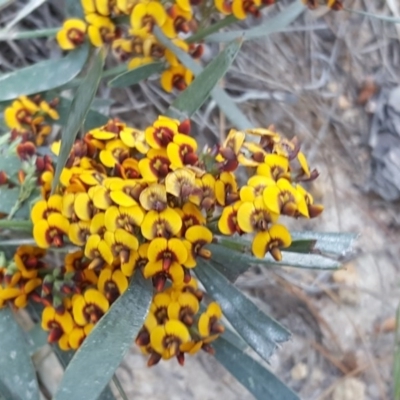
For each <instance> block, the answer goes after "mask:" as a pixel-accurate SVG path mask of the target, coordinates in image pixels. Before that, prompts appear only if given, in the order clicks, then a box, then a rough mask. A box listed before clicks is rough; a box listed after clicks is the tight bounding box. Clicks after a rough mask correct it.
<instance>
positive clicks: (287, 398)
mask: <svg viewBox="0 0 400 400" xmlns="http://www.w3.org/2000/svg"><path fill="white" fill-rule="evenodd" d="M212 346H213V348H214V349H215V358H216V359H217V360H218V362H219V363H220V364H222V365H223V366H224V367H225V368H226V369H227V370H228V371H229V372H230V373H231V374H232V375H233V376H234V377H235V378H236V379H237V380H238V382H240V383H241V384H242V385H243V386H244V387H245V388H246V389H247V390H248V391H249V392H250V393H251V394H252V395H253V396H254V397H255V398H256V399H257V400H300V398H299V397H298V396H297V395H296V394H295V393H294V392H292V390H291V389H290V388H288V387H287V386H286V385H285V384H284V383H283V382H281V381H280V380H279V379H278V378H277V377H276V376H275V375H274V374H273V373H272V372H271V371H269V370H268V369H267V368H265V367H263V366H262V365H261V364H259V363H258V362H256V361H255V360H254V359H253V358H251V357H250V356H248V355H247V354H246V353H245V352H243V351H241V350H240V349H238V348H236V347H235V346H233V345H232V344H231V343H229V342H228V341H226V340H224V339H223V338H218V339H217V340H216V341H214V342H213V343H212Z"/></svg>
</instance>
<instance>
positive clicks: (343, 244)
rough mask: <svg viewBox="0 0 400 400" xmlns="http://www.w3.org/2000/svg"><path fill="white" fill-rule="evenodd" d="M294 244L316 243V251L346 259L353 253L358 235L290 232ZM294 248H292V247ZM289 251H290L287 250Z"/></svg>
mask: <svg viewBox="0 0 400 400" xmlns="http://www.w3.org/2000/svg"><path fill="white" fill-rule="evenodd" d="M290 234H291V235H292V239H293V244H295V243H298V242H299V241H309V240H310V241H315V242H316V243H315V246H314V251H318V252H321V253H322V254H332V255H335V256H340V257H345V256H346V255H348V254H349V253H351V252H352V251H353V245H354V241H355V240H356V239H357V237H358V234H356V233H338V232H311V231H304V232H290ZM291 247H292V246H291ZM286 251H288V249H286Z"/></svg>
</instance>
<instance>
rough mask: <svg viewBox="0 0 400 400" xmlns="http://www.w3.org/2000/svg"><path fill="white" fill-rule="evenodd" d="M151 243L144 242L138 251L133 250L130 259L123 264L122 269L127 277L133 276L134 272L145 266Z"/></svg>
mask: <svg viewBox="0 0 400 400" xmlns="http://www.w3.org/2000/svg"><path fill="white" fill-rule="evenodd" d="M149 245H150V243H143V244H141V245H140V246H139V249H138V251H131V253H130V256H129V260H128V261H127V262H126V263H122V264H121V271H122V272H123V274H124V275H125V276H126V277H128V278H129V277H131V276H132V275H133V273H134V272H135V271H136V270H137V269H140V268H142V267H143V268H144V267H145V265H146V264H147V262H148V261H149V260H148V258H147V252H148V248H149Z"/></svg>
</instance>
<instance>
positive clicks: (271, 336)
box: [195, 259, 290, 360]
mask: <svg viewBox="0 0 400 400" xmlns="http://www.w3.org/2000/svg"><path fill="white" fill-rule="evenodd" d="M195 272H196V275H197V277H198V278H199V279H200V281H201V283H202V284H203V285H204V287H205V289H206V291H207V293H208V294H209V295H210V296H211V297H212V298H213V299H214V300H216V301H217V302H218V303H219V304H220V305H221V308H222V311H223V313H224V315H225V317H226V319H227V320H228V321H229V322H230V323H231V324H232V326H233V327H234V329H235V330H236V331H237V332H238V333H239V335H240V336H241V337H242V339H243V340H244V341H245V342H247V343H248V344H249V346H250V347H252V348H253V350H254V351H256V352H257V354H259V355H260V356H261V357H262V358H263V359H264V360H268V359H269V358H270V357H271V355H272V353H273V352H274V350H275V349H276V347H277V343H281V342H285V341H287V340H288V339H289V338H290V333H289V331H288V330H287V329H285V328H284V327H283V326H282V325H280V324H279V323H278V322H277V321H275V320H274V319H273V318H271V317H269V316H268V315H266V314H264V313H263V312H262V311H261V310H260V309H259V308H258V307H256V306H255V305H254V304H253V303H252V302H251V301H250V300H249V299H248V298H247V297H246V296H245V295H244V294H243V293H242V292H241V291H240V290H238V289H237V288H236V287H235V286H233V285H232V284H231V283H230V282H229V280H228V279H227V278H225V277H224V276H223V275H222V274H221V273H220V272H218V271H217V270H216V269H215V268H214V267H213V265H212V264H211V262H209V261H206V260H202V259H200V260H199V262H198V265H197V267H196V271H195Z"/></svg>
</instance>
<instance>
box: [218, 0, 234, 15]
mask: <svg viewBox="0 0 400 400" xmlns="http://www.w3.org/2000/svg"><path fill="white" fill-rule="evenodd" d="M214 5H215V8H216V9H217V10H218V11H219V12H220V13H222V14H224V15H229V14H232V1H231V0H214Z"/></svg>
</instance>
